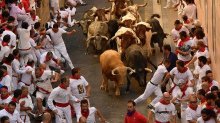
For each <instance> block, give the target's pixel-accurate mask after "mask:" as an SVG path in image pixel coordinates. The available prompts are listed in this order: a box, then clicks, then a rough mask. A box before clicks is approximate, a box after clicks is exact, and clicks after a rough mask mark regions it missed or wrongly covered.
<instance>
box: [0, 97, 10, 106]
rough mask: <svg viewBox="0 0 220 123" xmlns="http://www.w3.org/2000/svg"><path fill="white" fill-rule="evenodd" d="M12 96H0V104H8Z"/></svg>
mask: <svg viewBox="0 0 220 123" xmlns="http://www.w3.org/2000/svg"><path fill="white" fill-rule="evenodd" d="M11 99H12V96H10V95H6V96H5V97H3V96H2V95H1V96H0V104H8V103H10V102H11Z"/></svg>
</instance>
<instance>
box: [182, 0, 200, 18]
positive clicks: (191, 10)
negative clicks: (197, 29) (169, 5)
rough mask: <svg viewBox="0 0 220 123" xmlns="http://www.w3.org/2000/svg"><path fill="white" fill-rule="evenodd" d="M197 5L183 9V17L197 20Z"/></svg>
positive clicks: (189, 5) (190, 5)
mask: <svg viewBox="0 0 220 123" xmlns="http://www.w3.org/2000/svg"><path fill="white" fill-rule="evenodd" d="M196 11H197V10H196V5H195V4H188V5H186V6H185V7H184V8H183V15H186V16H187V17H188V18H190V19H193V20H196Z"/></svg>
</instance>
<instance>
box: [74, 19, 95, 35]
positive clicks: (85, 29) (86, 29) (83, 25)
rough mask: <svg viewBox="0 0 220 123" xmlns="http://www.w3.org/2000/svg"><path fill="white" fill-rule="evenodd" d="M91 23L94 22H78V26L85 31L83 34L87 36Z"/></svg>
mask: <svg viewBox="0 0 220 123" xmlns="http://www.w3.org/2000/svg"><path fill="white" fill-rule="evenodd" d="M91 22H92V20H80V21H77V22H76V24H78V25H79V26H81V28H82V30H83V34H87V32H88V26H89V24H90V23H91Z"/></svg>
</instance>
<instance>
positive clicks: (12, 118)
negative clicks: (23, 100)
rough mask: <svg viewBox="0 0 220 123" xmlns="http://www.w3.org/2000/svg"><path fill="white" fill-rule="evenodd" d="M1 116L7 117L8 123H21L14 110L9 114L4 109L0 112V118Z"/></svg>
mask: <svg viewBox="0 0 220 123" xmlns="http://www.w3.org/2000/svg"><path fill="white" fill-rule="evenodd" d="M3 116H8V117H9V121H10V123H23V121H22V120H21V118H20V113H19V112H18V111H17V110H15V111H14V112H13V113H9V112H8V111H7V110H6V109H3V110H1V111H0V118H2V117H3Z"/></svg>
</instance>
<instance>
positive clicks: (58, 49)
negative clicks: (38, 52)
mask: <svg viewBox="0 0 220 123" xmlns="http://www.w3.org/2000/svg"><path fill="white" fill-rule="evenodd" d="M54 49H55V54H56V56H58V57H59V58H61V56H63V57H64V59H65V60H66V61H67V63H68V64H69V66H70V68H71V69H73V68H74V67H73V63H72V61H71V60H70V57H69V54H68V53H67V50H66V46H65V44H64V43H60V44H58V45H55V46H54Z"/></svg>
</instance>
